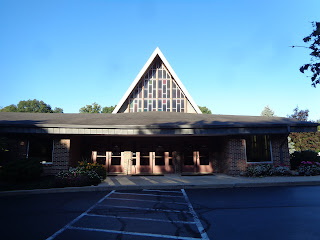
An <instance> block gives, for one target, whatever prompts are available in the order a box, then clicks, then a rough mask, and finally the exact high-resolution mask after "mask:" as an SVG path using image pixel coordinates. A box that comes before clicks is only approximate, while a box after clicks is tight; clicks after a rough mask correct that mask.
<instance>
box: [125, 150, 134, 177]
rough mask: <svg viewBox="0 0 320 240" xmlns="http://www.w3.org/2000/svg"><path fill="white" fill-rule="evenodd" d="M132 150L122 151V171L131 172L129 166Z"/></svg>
mask: <svg viewBox="0 0 320 240" xmlns="http://www.w3.org/2000/svg"><path fill="white" fill-rule="evenodd" d="M131 160H132V152H130V151H124V152H123V173H124V174H131V166H132V161H131Z"/></svg>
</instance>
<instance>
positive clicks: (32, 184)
mask: <svg viewBox="0 0 320 240" xmlns="http://www.w3.org/2000/svg"><path fill="white" fill-rule="evenodd" d="M53 187H55V184H54V176H43V177H40V179H37V180H32V181H25V182H15V181H4V180H0V191H12V190H31V189H46V188H53Z"/></svg>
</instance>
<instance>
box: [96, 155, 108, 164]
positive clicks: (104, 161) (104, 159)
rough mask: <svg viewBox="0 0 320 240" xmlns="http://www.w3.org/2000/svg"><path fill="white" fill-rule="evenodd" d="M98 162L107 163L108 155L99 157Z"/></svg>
mask: <svg viewBox="0 0 320 240" xmlns="http://www.w3.org/2000/svg"><path fill="white" fill-rule="evenodd" d="M97 163H99V164H102V165H106V157H97Z"/></svg>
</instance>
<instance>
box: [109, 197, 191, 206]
mask: <svg viewBox="0 0 320 240" xmlns="http://www.w3.org/2000/svg"><path fill="white" fill-rule="evenodd" d="M108 199H115V200H123V201H134V202H135V201H137V202H154V203H168V204H180V205H188V203H183V202H166V201H156V200H143V199H134V198H114V197H109V198H108Z"/></svg>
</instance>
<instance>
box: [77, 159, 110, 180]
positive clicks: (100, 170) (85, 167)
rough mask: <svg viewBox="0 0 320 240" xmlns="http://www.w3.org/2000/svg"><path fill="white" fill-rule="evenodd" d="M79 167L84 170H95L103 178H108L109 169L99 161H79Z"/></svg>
mask: <svg viewBox="0 0 320 240" xmlns="http://www.w3.org/2000/svg"><path fill="white" fill-rule="evenodd" d="M78 167H79V168H81V169H82V170H83V171H95V172H96V173H97V174H98V175H99V176H100V177H101V178H102V179H106V177H107V171H106V169H105V168H104V166H103V165H101V164H99V163H88V162H87V161H81V162H79V166H78Z"/></svg>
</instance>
